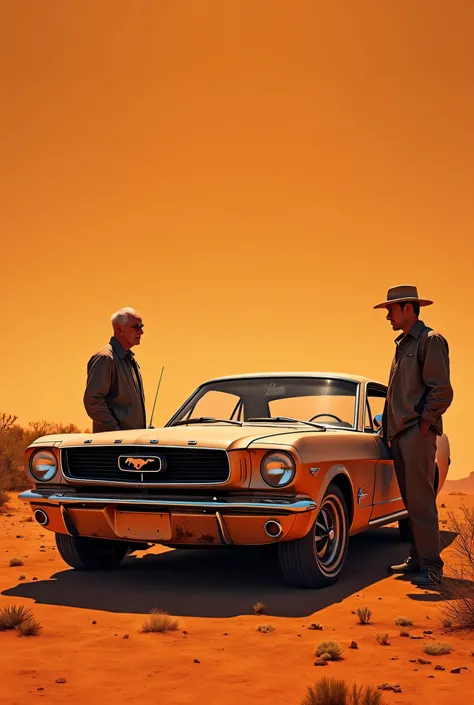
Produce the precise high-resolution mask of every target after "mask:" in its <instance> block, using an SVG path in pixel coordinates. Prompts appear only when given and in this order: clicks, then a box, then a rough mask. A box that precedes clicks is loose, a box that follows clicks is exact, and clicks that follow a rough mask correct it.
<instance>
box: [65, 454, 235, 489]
mask: <svg viewBox="0 0 474 705" xmlns="http://www.w3.org/2000/svg"><path fill="white" fill-rule="evenodd" d="M121 455H124V456H127V457H128V456H130V457H132V458H136V457H140V456H145V457H146V458H153V457H156V456H158V455H159V456H162V457H163V456H164V458H165V460H166V469H164V470H163V471H161V472H146V471H145V470H146V465H145V466H144V469H143V471H141V470H134V471H127V470H120V468H119V465H118V463H119V457H120V456H121ZM62 457H63V471H64V474H65V476H66V477H67V478H69V479H72V480H94V481H97V482H101V481H104V482H133V483H135V484H136V483H143V484H150V483H152V484H156V485H163V484H219V483H223V482H226V481H227V480H228V479H229V475H230V467H229V460H228V457H227V453H226V452H225V450H220V449H208V448H166V447H163V448H150V447H148V446H146V447H144V446H118V445H117V446H102V447H91V446H89V447H87V448H86V447H85V448H64V449H63V451H62Z"/></svg>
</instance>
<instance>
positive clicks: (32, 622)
mask: <svg viewBox="0 0 474 705" xmlns="http://www.w3.org/2000/svg"><path fill="white" fill-rule="evenodd" d="M42 628H43V627H42V626H41V624H40V623H39V622H38V620H36V619H33V617H31V618H30V619H27V620H25V621H24V622H21V624H19V625H18V627H17V629H18V636H38V634H39V633H40V629H42Z"/></svg>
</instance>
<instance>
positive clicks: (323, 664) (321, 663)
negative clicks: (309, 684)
mask: <svg viewBox="0 0 474 705" xmlns="http://www.w3.org/2000/svg"><path fill="white" fill-rule="evenodd" d="M314 665H315V666H327V665H328V662H327V661H324V659H322V658H318V660H317V661H315V662H314Z"/></svg>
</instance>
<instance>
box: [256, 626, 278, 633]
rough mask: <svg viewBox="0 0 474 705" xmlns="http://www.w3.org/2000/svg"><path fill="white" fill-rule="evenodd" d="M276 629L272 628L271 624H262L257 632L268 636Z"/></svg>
mask: <svg viewBox="0 0 474 705" xmlns="http://www.w3.org/2000/svg"><path fill="white" fill-rule="evenodd" d="M274 631H275V627H272V625H271V624H261V625H260V626H259V627H257V632H262V633H263V634H268V632H274Z"/></svg>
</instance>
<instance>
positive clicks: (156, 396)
mask: <svg viewBox="0 0 474 705" xmlns="http://www.w3.org/2000/svg"><path fill="white" fill-rule="evenodd" d="M164 369H165V366H164V365H163V367H162V368H161V375H160V380H159V382H158V388H157V390H156V394H155V402H154V404H153V411H152V412H151V419H150V425H149V426H148V428H154V426H152V421H153V414H154V413H155V406H156V400H157V399H158V392H159V391H160V384H161V378H162V377H163V371H164Z"/></svg>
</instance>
